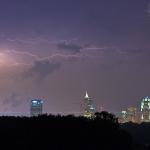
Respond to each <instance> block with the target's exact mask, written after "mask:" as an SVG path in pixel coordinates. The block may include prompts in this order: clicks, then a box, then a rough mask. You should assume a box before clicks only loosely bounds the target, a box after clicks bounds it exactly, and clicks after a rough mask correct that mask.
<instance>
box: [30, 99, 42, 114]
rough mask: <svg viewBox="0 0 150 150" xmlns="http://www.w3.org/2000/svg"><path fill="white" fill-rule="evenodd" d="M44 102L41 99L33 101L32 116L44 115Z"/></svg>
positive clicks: (31, 106)
mask: <svg viewBox="0 0 150 150" xmlns="http://www.w3.org/2000/svg"><path fill="white" fill-rule="evenodd" d="M42 107H43V101H42V100H40V99H33V100H31V104H30V116H39V115H41V114H42Z"/></svg>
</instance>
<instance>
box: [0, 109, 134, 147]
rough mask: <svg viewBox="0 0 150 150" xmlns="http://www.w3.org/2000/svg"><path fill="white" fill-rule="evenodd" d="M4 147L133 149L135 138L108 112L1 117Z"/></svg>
mask: <svg viewBox="0 0 150 150" xmlns="http://www.w3.org/2000/svg"><path fill="white" fill-rule="evenodd" d="M0 145H1V147H4V148H3V149H15V150H34V149H35V150H36V149H41V150H107V149H108V150H130V149H132V147H133V146H132V139H131V136H130V135H129V134H128V133H127V132H125V131H124V130H122V129H121V128H120V127H119V124H118V123H117V119H116V118H115V117H114V116H113V115H111V114H108V113H106V112H102V113H97V114H96V117H95V118H94V119H86V118H84V117H74V116H71V115H69V116H52V115H43V116H39V117H31V118H28V117H0Z"/></svg>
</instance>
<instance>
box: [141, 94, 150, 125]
mask: <svg viewBox="0 0 150 150" xmlns="http://www.w3.org/2000/svg"><path fill="white" fill-rule="evenodd" d="M149 121H150V98H149V97H148V96H146V97H144V98H143V99H142V102H141V122H149Z"/></svg>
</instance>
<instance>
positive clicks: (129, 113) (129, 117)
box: [126, 107, 137, 123]
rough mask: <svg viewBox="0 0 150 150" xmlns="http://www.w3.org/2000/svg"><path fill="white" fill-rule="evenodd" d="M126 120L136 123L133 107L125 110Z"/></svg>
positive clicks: (135, 111) (135, 113)
mask: <svg viewBox="0 0 150 150" xmlns="http://www.w3.org/2000/svg"><path fill="white" fill-rule="evenodd" d="M126 115H127V116H126V118H127V121H128V122H133V123H137V110H136V108H135V107H129V108H127V110H126Z"/></svg>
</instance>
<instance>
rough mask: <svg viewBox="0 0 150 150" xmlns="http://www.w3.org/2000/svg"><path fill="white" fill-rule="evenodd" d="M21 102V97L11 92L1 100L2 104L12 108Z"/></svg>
mask: <svg viewBox="0 0 150 150" xmlns="http://www.w3.org/2000/svg"><path fill="white" fill-rule="evenodd" d="M21 103H22V101H21V98H20V96H19V95H18V94H16V93H12V94H11V95H10V96H9V97H7V98H5V99H4V101H3V104H4V105H10V106H11V107H12V108H15V107H18V106H20V105H21Z"/></svg>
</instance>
